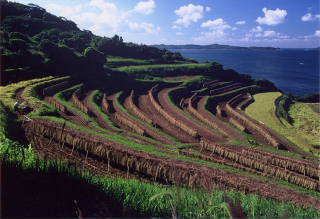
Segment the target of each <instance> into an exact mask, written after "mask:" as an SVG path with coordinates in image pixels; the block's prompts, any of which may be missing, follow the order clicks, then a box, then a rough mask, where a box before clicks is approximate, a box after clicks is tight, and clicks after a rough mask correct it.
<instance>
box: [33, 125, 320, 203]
mask: <svg viewBox="0 0 320 219" xmlns="http://www.w3.org/2000/svg"><path fill="white" fill-rule="evenodd" d="M46 123H47V122H45V121H41V120H38V119H37V121H34V122H32V123H30V124H29V130H31V131H33V132H34V133H41V135H40V136H47V135H48V133H55V132H56V131H54V132H52V131H53V130H57V131H58V130H61V131H63V132H64V133H65V134H67V135H69V134H68V132H69V131H68V130H67V129H66V128H65V129H64V128H63V127H61V126H60V128H59V125H55V124H54V123H51V122H50V123H51V124H50V123H49V124H48V125H49V126H48V125H46ZM63 129H64V130H63ZM61 131H60V132H61ZM71 132H72V131H71ZM79 134H80V132H78V134H76V135H75V136H79ZM55 135H56V136H60V134H59V132H58V133H57V134H55ZM81 136H82V138H86V140H85V141H84V142H85V144H84V146H81V147H82V148H84V147H85V148H87V149H88V150H95V149H93V148H92V149H90V148H91V146H90V145H97V144H99V145H100V147H103V148H105V150H106V151H105V152H107V155H108V158H109V160H112V162H117V164H118V165H120V166H124V167H125V166H127V168H128V169H130V170H132V171H137V172H140V173H146V174H147V175H149V176H150V177H155V178H156V179H158V180H160V181H161V180H164V181H168V183H173V184H177V185H188V186H190V187H193V186H195V185H197V186H200V187H203V188H207V189H208V188H209V189H210V188H212V186H219V187H227V188H237V189H239V190H241V191H247V192H254V193H257V194H260V195H262V196H264V197H270V198H275V199H277V200H279V201H285V200H286V201H288V200H291V201H293V202H294V203H296V204H299V205H301V206H314V207H315V208H317V209H320V200H319V199H317V198H314V197H311V196H309V195H304V194H302V193H300V192H297V191H294V190H292V189H287V188H284V187H282V186H278V185H277V184H274V183H267V182H263V181H260V180H258V179H255V178H250V177H247V176H244V175H240V174H237V173H231V172H228V171H225V170H221V169H215V168H213V167H207V166H202V165H199V164H195V163H189V162H185V161H182V160H178V159H175V158H169V157H167V158H165V159H163V158H160V157H157V156H154V155H151V154H149V155H147V154H145V153H141V152H137V151H135V150H132V149H129V148H124V147H123V146H121V145H117V144H114V143H112V146H111V145H110V144H109V143H107V142H108V141H106V139H104V140H102V139H101V140H98V139H100V137H99V138H97V137H95V140H98V141H100V143H98V142H96V143H95V140H94V138H93V137H90V135H87V136H86V134H84V133H83V134H81ZM85 136H86V137H85ZM52 137H54V136H51V138H52ZM87 138H88V139H87ZM63 139H66V140H67V139H69V137H67V136H66V137H64V138H63ZM93 140H94V141H93ZM67 141H68V142H66V143H71V142H73V140H72V139H70V140H67ZM77 141H78V142H79V143H80V142H81V141H82V140H79V139H77ZM103 142H105V143H103ZM110 143H111V142H110ZM77 145H79V144H77ZM91 152H92V151H91ZM95 154H96V155H99V154H101V153H100V152H98V151H97V152H95ZM100 156H101V155H100ZM102 157H105V156H102ZM129 157H134V158H135V159H134V160H132V161H131V162H129V160H128V158H129ZM140 162H141V163H140ZM139 163H140V164H139ZM146 165H147V166H148V167H149V168H148V169H146V168H145V167H146ZM252 185H255V186H254V187H252Z"/></svg>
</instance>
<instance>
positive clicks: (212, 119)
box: [196, 96, 245, 141]
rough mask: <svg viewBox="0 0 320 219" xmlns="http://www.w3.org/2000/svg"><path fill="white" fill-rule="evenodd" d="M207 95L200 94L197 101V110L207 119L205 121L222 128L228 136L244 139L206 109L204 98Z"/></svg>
mask: <svg viewBox="0 0 320 219" xmlns="http://www.w3.org/2000/svg"><path fill="white" fill-rule="evenodd" d="M207 98H208V96H202V97H200V100H199V101H198V103H197V108H196V109H197V111H198V112H199V114H200V115H202V116H203V117H204V118H205V119H206V120H208V122H207V123H210V124H212V126H214V127H216V128H218V129H220V130H222V131H223V132H224V133H226V134H227V135H228V136H229V137H230V138H233V139H236V140H240V141H244V140H245V138H244V137H243V135H241V134H239V133H238V132H237V131H235V130H234V129H232V128H231V127H228V126H227V125H225V124H224V123H223V122H222V121H220V120H219V119H218V118H216V116H215V115H214V114H213V113H212V112H209V111H208V110H207V109H206V100H207Z"/></svg>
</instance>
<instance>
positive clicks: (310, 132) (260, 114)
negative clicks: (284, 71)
mask: <svg viewBox="0 0 320 219" xmlns="http://www.w3.org/2000/svg"><path fill="white" fill-rule="evenodd" d="M281 95H282V94H281V93H280V92H268V93H261V94H256V95H254V96H253V97H254V99H255V102H254V103H252V104H251V105H249V106H248V107H247V108H246V113H247V114H248V115H249V116H251V117H252V118H254V119H256V120H258V121H260V122H263V123H264V124H266V125H267V126H268V127H270V128H272V129H273V130H275V131H276V132H278V133H279V134H281V135H283V136H284V137H286V138H287V139H289V140H290V141H292V142H293V143H294V144H296V145H297V146H299V147H301V149H303V150H304V151H307V152H310V151H312V152H313V153H314V154H316V153H317V152H316V151H315V150H314V148H313V147H312V145H319V139H320V131H319V127H318V125H317V124H319V113H317V112H314V111H313V110H312V108H310V104H307V103H295V104H293V105H292V106H291V107H290V110H289V114H290V116H291V117H292V118H293V121H294V122H293V125H290V124H289V123H288V122H285V121H284V120H281V121H282V122H280V121H279V119H278V117H277V116H276V114H275V104H274V102H275V100H276V99H277V98H278V97H280V96H281ZM318 153H319V152H318Z"/></svg>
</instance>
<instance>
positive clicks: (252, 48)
mask: <svg viewBox="0 0 320 219" xmlns="http://www.w3.org/2000/svg"><path fill="white" fill-rule="evenodd" d="M152 46H155V47H157V48H159V49H239V50H277V49H280V48H275V47H257V46H250V47H244V46H230V45H220V44H210V45H194V44H186V45H165V44H158V45H152Z"/></svg>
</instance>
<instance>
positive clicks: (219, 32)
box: [193, 18, 234, 42]
mask: <svg viewBox="0 0 320 219" xmlns="http://www.w3.org/2000/svg"><path fill="white" fill-rule="evenodd" d="M201 27H203V28H208V29H209V30H210V31H207V32H201V36H199V37H195V38H193V40H194V41H198V42H210V41H213V40H214V41H222V40H223V39H226V37H227V36H228V34H227V33H225V30H227V29H231V30H234V28H232V27H231V26H230V25H229V24H228V23H227V22H226V21H224V20H223V19H222V18H218V19H215V20H208V21H206V22H203V23H202V24H201Z"/></svg>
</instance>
